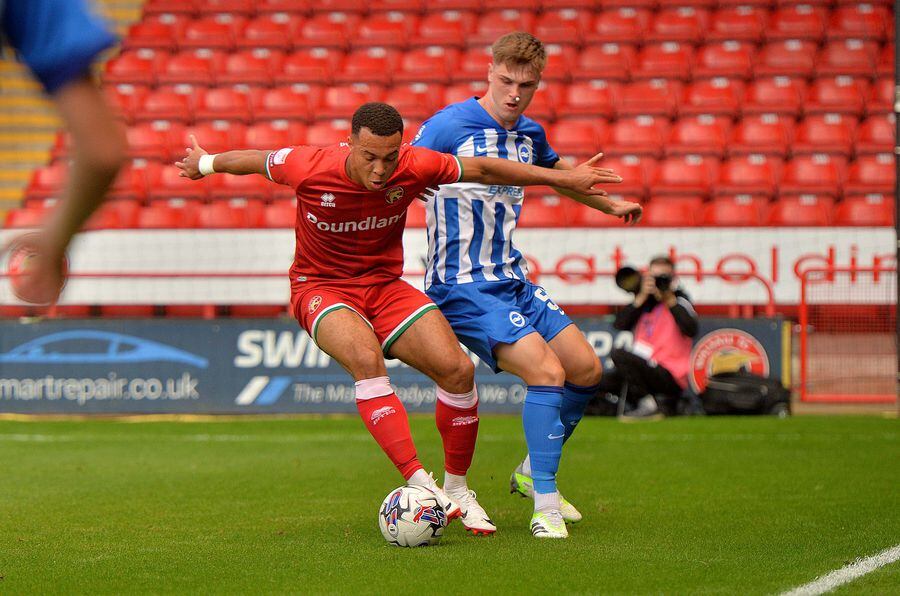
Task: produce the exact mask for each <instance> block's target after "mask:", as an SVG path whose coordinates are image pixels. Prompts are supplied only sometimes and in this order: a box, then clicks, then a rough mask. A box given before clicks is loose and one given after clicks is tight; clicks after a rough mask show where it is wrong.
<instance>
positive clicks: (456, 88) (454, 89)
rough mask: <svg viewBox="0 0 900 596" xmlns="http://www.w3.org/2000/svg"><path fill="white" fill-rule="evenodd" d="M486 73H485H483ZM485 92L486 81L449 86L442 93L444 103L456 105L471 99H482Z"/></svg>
mask: <svg viewBox="0 0 900 596" xmlns="http://www.w3.org/2000/svg"><path fill="white" fill-rule="evenodd" d="M485 72H486V71H485ZM486 91H487V81H486V80H485V81H471V82H468V83H457V84H456V85H450V86H448V87H447V88H446V90H445V91H444V103H445V104H451V103H458V102H461V101H465V100H467V99H469V98H471V97H482V96H484V93H485V92H486Z"/></svg>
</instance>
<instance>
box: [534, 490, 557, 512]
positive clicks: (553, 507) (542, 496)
mask: <svg viewBox="0 0 900 596" xmlns="http://www.w3.org/2000/svg"><path fill="white" fill-rule="evenodd" d="M534 510H535V511H542V512H547V511H559V491H556V492H555V493H534Z"/></svg>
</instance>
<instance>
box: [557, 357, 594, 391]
mask: <svg viewBox="0 0 900 596" xmlns="http://www.w3.org/2000/svg"><path fill="white" fill-rule="evenodd" d="M602 376H603V366H602V365H601V364H600V360H599V359H598V358H596V357H593V358H585V359H584V360H583V361H581V362H579V363H578V364H577V366H575V367H574V368H573V370H571V371H569V374H567V375H566V381H568V382H569V383H572V384H574V385H581V386H582V387H591V386H593V385H596V384H597V383H599V382H600V377H602Z"/></svg>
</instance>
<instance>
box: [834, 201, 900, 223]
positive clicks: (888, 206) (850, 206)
mask: <svg viewBox="0 0 900 596" xmlns="http://www.w3.org/2000/svg"><path fill="white" fill-rule="evenodd" d="M834 225H836V226H893V225H894V200H893V197H891V198H888V197H885V196H883V195H877V194H875V195H869V196H864V197H852V198H847V199H844V200H843V201H841V202H840V203H838V205H837V209H836V210H835V214H834Z"/></svg>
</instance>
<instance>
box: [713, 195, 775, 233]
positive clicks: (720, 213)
mask: <svg viewBox="0 0 900 596" xmlns="http://www.w3.org/2000/svg"><path fill="white" fill-rule="evenodd" d="M762 215H763V214H762V210H761V209H760V207H759V204H758V203H757V202H755V201H753V200H750V199H749V198H743V197H719V198H716V199H713V200H712V201H710V202H709V203H707V204H706V205H705V207H704V209H703V223H704V224H706V225H710V226H727V227H741V228H743V227H750V226H759V225H762V222H763V219H762Z"/></svg>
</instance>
